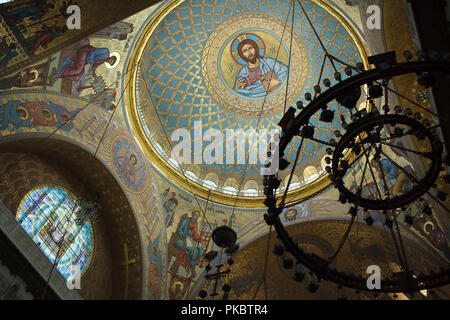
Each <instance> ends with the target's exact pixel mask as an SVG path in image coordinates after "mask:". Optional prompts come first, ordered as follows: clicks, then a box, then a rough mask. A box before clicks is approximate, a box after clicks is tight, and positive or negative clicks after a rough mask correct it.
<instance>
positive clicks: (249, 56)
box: [242, 43, 257, 63]
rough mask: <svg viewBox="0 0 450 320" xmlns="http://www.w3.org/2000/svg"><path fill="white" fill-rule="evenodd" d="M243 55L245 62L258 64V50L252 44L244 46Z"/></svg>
mask: <svg viewBox="0 0 450 320" xmlns="http://www.w3.org/2000/svg"><path fill="white" fill-rule="evenodd" d="M242 55H243V56H244V60H245V61H247V62H250V63H256V58H257V57H256V50H255V47H253V46H252V45H251V44H248V43H247V44H244V45H243V46H242Z"/></svg>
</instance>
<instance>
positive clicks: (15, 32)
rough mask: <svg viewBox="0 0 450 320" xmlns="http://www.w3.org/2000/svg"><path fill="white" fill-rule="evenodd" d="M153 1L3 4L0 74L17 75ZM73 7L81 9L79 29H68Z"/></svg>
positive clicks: (0, 7) (0, 9)
mask: <svg viewBox="0 0 450 320" xmlns="http://www.w3.org/2000/svg"><path fill="white" fill-rule="evenodd" d="M156 2H158V1H157V0H132V1H128V2H123V1H109V0H108V1H103V0H97V1H87V0H65V1H55V0H36V1H28V0H17V1H13V2H10V3H5V4H2V5H0V30H1V32H0V34H1V39H0V44H1V49H0V50H1V54H0V75H1V76H4V75H7V74H10V73H13V72H17V71H18V70H20V69H22V68H24V67H25V66H28V65H30V64H31V63H35V62H37V61H39V60H40V59H42V58H44V57H46V56H48V55H50V54H52V53H54V52H56V51H57V50H60V49H62V48H64V47H67V46H69V45H71V44H73V43H74V42H75V41H80V40H81V39H83V38H84V37H86V36H88V35H90V34H92V33H94V32H97V31H100V30H102V29H103V28H105V27H108V26H110V25H112V24H114V23H116V22H118V21H120V20H122V19H124V18H126V17H128V16H130V15H133V14H135V13H136V12H139V11H140V10H143V9H145V8H147V7H149V6H151V5H153V4H155V3H156ZM72 5H77V6H78V7H79V10H80V12H79V15H80V28H79V29H68V21H70V22H72V21H73V20H72V18H71V17H72V14H73V13H74V10H73V9H71V8H70V6H72ZM105 13H107V14H105ZM99 17H101V19H99ZM118 36H119V35H118Z"/></svg>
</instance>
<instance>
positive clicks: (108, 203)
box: [0, 138, 144, 299]
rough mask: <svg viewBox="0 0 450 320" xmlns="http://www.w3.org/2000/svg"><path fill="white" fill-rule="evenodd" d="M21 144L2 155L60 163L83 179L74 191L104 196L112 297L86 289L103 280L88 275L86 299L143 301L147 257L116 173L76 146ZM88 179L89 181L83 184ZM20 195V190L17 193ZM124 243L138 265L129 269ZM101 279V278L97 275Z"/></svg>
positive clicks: (3, 145)
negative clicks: (145, 258) (33, 156)
mask: <svg viewBox="0 0 450 320" xmlns="http://www.w3.org/2000/svg"><path fill="white" fill-rule="evenodd" d="M18 141H19V142H20V143H18ZM18 141H16V140H12V141H10V142H5V143H1V144H0V151H1V152H2V153H3V152H15V153H31V154H36V155H38V156H40V157H42V158H44V159H48V160H50V161H52V162H54V163H55V164H56V166H55V167H56V168H57V167H59V168H61V169H62V170H65V171H67V172H70V173H71V174H72V175H73V176H75V177H77V178H78V179H79V180H78V181H76V184H75V185H76V186H77V187H76V190H73V191H74V192H82V193H81V195H82V196H83V197H86V198H87V199H91V200H92V198H95V195H96V194H98V195H99V196H100V200H99V204H100V206H101V208H102V209H101V216H100V220H99V223H100V224H101V227H102V228H105V229H106V231H107V235H108V237H107V239H106V241H107V242H108V245H109V246H110V250H111V252H110V253H109V254H110V255H111V259H112V261H111V264H112V279H110V281H111V292H110V294H111V296H110V297H104V296H96V295H95V294H93V293H92V292H89V290H85V289H83V282H84V281H90V282H93V283H94V285H92V286H93V287H94V289H95V285H98V284H97V283H96V281H98V280H99V279H96V276H95V274H94V275H90V274H89V272H87V275H86V277H85V278H82V291H81V294H82V295H83V297H85V298H88V299H89V298H90V299H105V298H112V299H127V298H128V299H139V298H141V296H142V283H143V281H144V279H143V271H142V269H143V260H144V257H143V256H142V249H141V242H140V239H139V232H138V226H137V221H136V219H135V216H134V214H133V211H132V208H131V207H130V203H129V202H128V200H127V198H126V195H125V194H124V192H123V191H122V188H121V187H120V185H119V184H118V182H117V181H116V180H115V179H114V177H113V176H112V174H111V173H110V172H109V171H108V169H107V168H106V167H105V166H104V165H103V164H102V163H101V162H100V161H99V160H98V159H95V158H94V157H93V156H92V155H91V154H90V153H88V152H87V151H85V150H83V149H81V148H80V147H78V146H76V145H74V144H72V143H69V142H66V141H62V140H56V139H47V140H46V141H45V143H43V142H42V139H38V138H26V139H20V140H18ZM37 142H39V143H37ZM19 159H20V156H19ZM30 178H31V177H30ZM84 179H86V181H85V182H82V180H84ZM39 183H42V181H39ZM16 192H19V191H18V190H16ZM95 230H96V225H94V238H95ZM97 241H98V239H97ZM124 243H127V251H128V257H129V258H130V259H134V263H133V264H130V265H129V266H128V270H127V269H126V268H125V267H124V264H123V262H124V259H125V257H124ZM96 258H97V259H99V256H98V255H96ZM96 258H94V262H93V263H95V259H96ZM100 272H101V270H100ZM127 272H128V274H127ZM97 277H101V276H99V275H97ZM125 292H126V294H125Z"/></svg>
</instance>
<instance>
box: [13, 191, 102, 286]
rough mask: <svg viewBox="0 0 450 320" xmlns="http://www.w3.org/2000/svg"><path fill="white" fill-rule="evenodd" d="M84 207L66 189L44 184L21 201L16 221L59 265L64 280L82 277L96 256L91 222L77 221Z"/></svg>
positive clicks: (52, 260)
mask: <svg viewBox="0 0 450 320" xmlns="http://www.w3.org/2000/svg"><path fill="white" fill-rule="evenodd" d="M80 209H81V207H80V206H79V204H78V201H77V198H76V196H75V195H74V194H73V193H71V192H70V191H69V190H67V189H66V188H64V187H61V186H57V185H43V186H39V187H36V188H34V189H33V190H31V191H30V192H28V193H27V194H26V195H25V197H24V198H23V199H22V201H21V202H20V205H19V208H18V210H17V214H16V220H17V221H18V222H19V223H20V225H21V226H22V228H23V229H24V230H25V231H26V232H27V233H28V235H29V236H30V237H31V238H32V239H33V240H34V242H35V243H40V245H39V246H40V249H41V250H42V251H43V252H44V253H45V255H46V256H47V257H48V258H49V259H50V261H51V262H52V263H54V262H55V259H56V256H57V255H59V261H58V264H57V269H58V271H59V272H60V273H61V274H62V275H63V276H64V278H66V279H69V278H73V277H74V276H75V275H76V274H75V273H79V274H80V275H81V276H83V275H84V274H85V272H86V271H87V270H88V267H89V265H90V263H91V262H92V257H93V253H94V234H93V227H92V223H91V221H90V220H88V221H86V222H85V223H84V224H83V225H82V226H79V225H78V224H77V223H76V222H75V218H76V214H75V213H76V212H77V211H78V210H80Z"/></svg>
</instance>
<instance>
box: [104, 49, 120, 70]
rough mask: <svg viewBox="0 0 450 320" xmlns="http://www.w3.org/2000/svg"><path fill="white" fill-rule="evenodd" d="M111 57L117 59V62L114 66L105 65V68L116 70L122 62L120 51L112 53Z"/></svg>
mask: <svg viewBox="0 0 450 320" xmlns="http://www.w3.org/2000/svg"><path fill="white" fill-rule="evenodd" d="M109 56H110V57H115V58H116V62H114V64H111V65H110V64H109V63H105V67H106V69H114V68H115V67H117V65H118V64H119V62H120V53H119V51H113V52H111V53H110V55H109Z"/></svg>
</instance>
